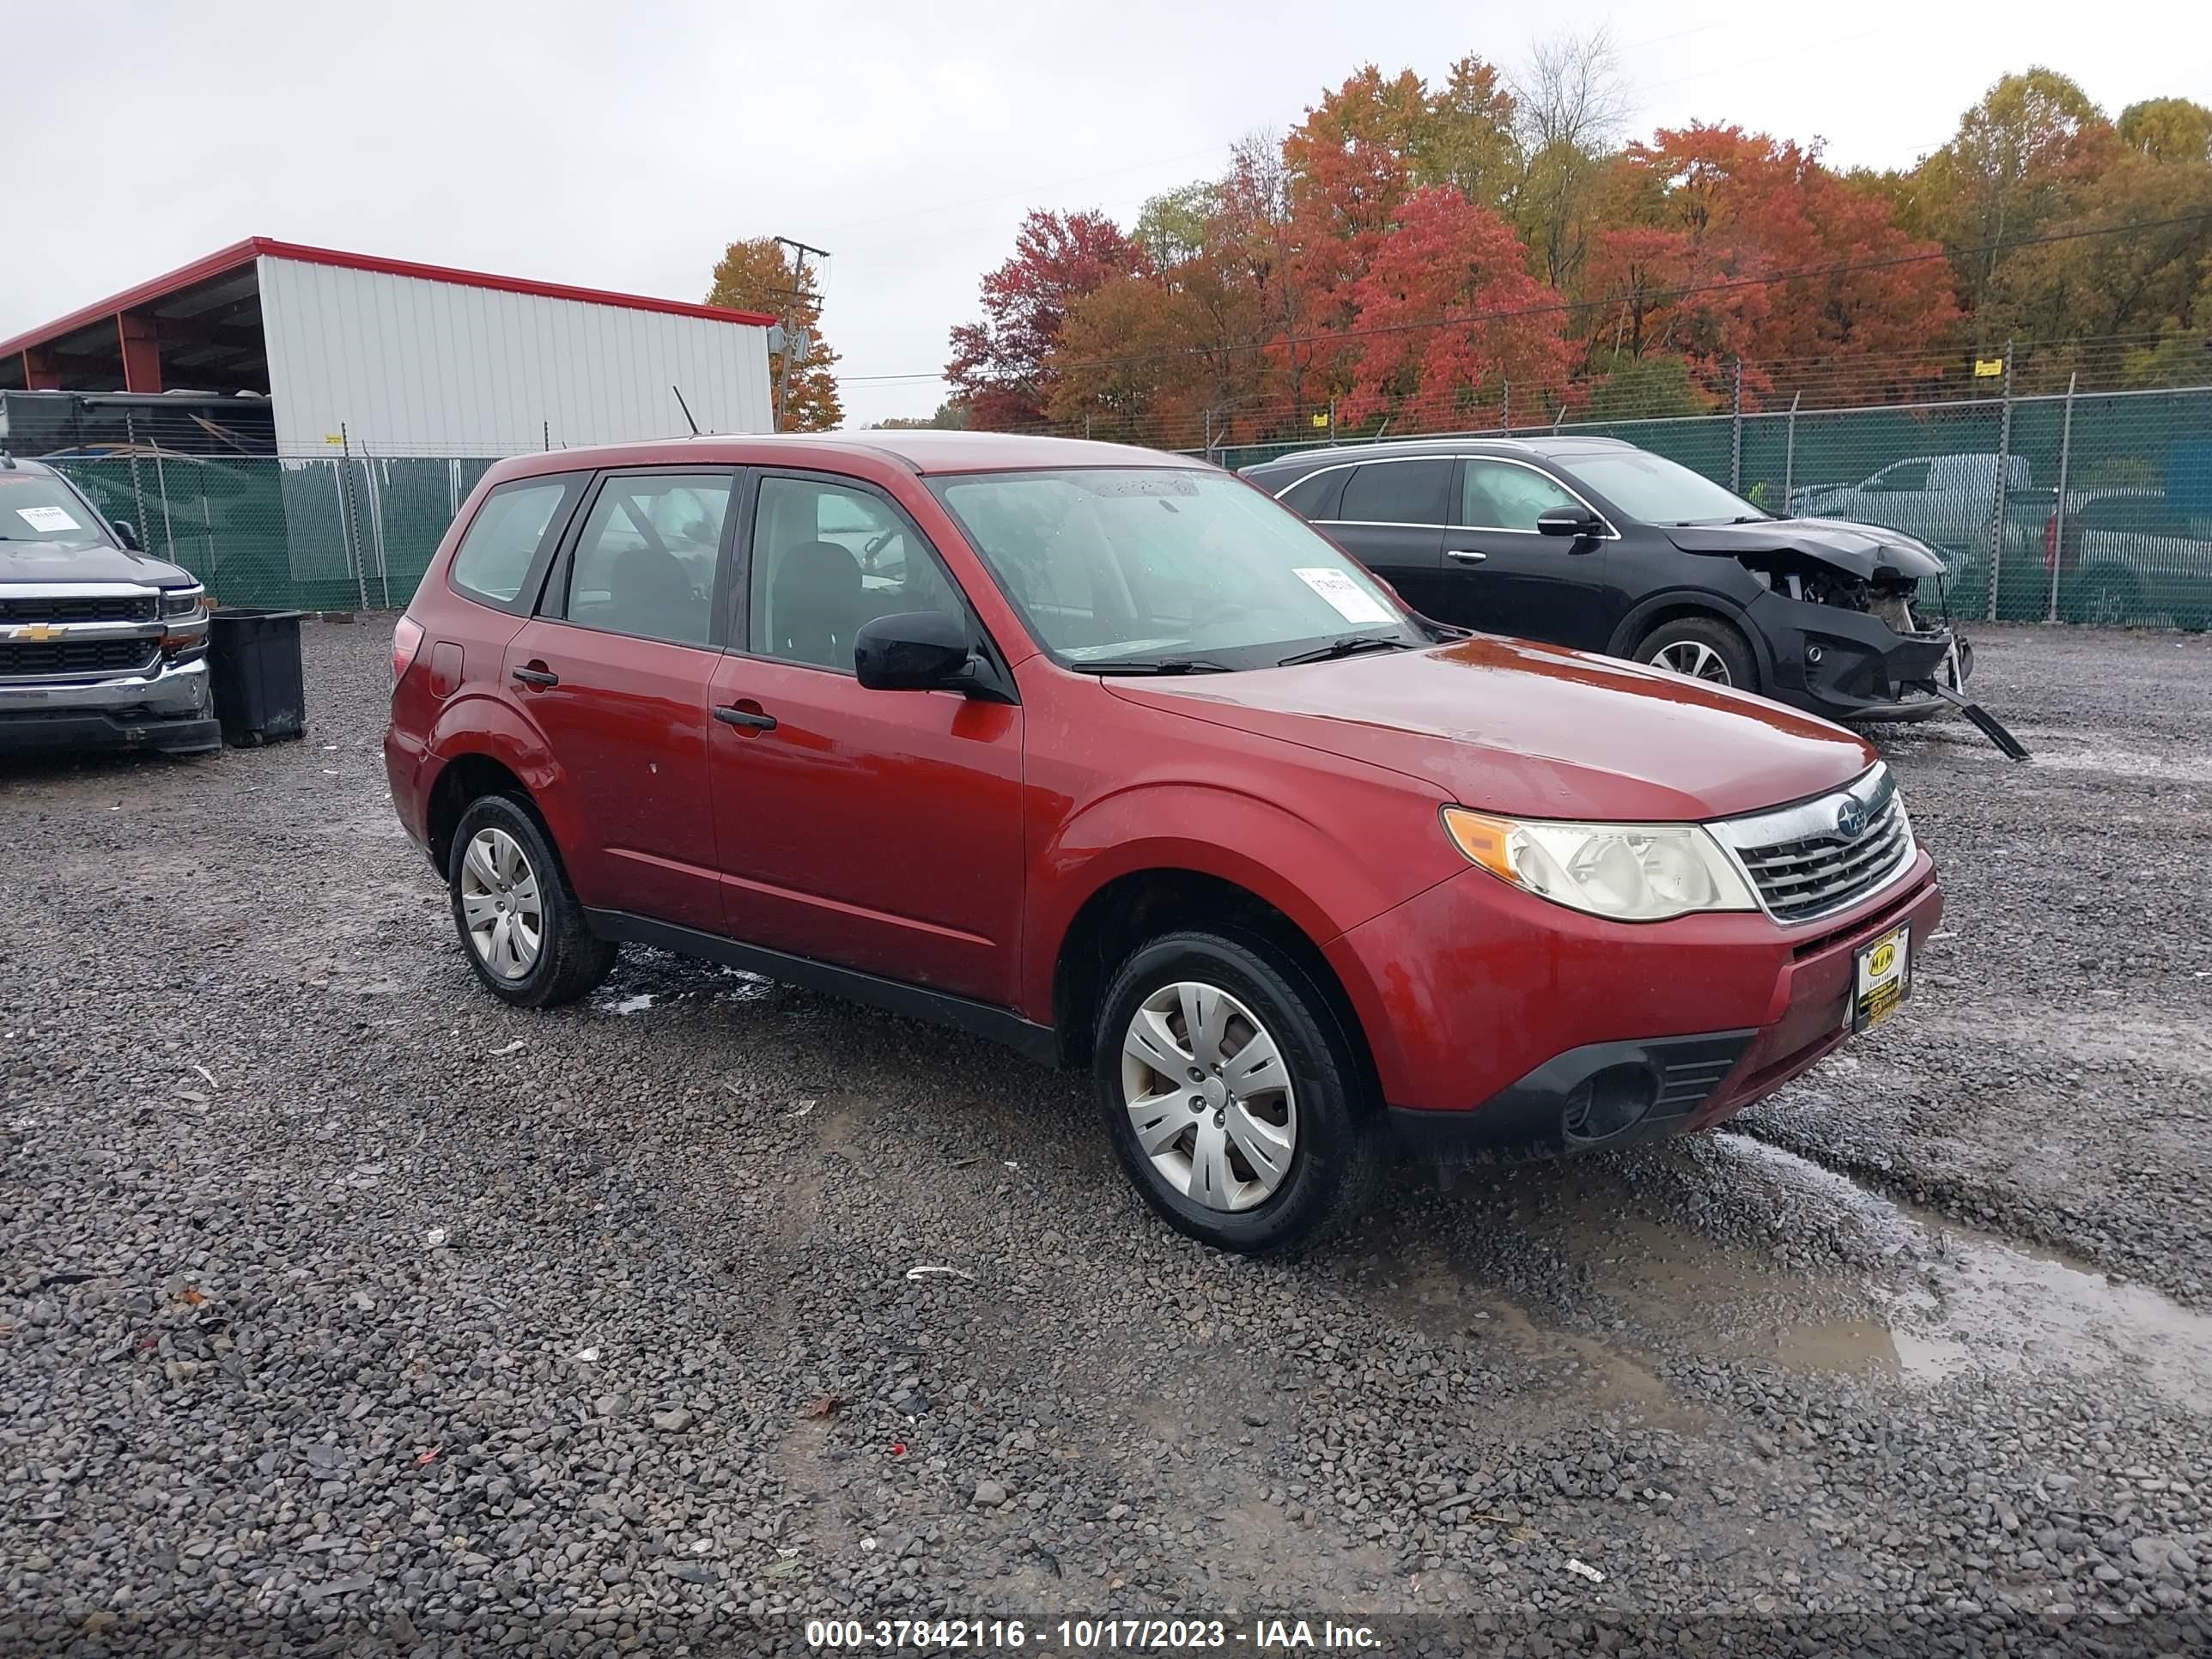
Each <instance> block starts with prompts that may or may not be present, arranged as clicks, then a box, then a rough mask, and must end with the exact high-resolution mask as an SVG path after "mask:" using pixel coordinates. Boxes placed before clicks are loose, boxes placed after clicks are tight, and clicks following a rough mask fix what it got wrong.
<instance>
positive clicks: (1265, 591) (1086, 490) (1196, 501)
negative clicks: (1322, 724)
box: [935, 467, 1432, 671]
mask: <svg viewBox="0 0 2212 1659" xmlns="http://www.w3.org/2000/svg"><path fill="white" fill-rule="evenodd" d="M935 488H936V490H937V494H938V498H939V500H940V501H943V502H944V503H945V507H946V509H947V510H948V511H950V512H951V513H952V515H953V516H954V517H955V518H957V520H959V521H960V526H961V528H962V529H963V531H965V532H967V536H968V539H969V542H970V543H972V544H974V546H975V550H976V551H977V552H978V553H979V554H981V556H982V558H983V560H984V562H986V563H987V564H988V565H989V566H990V567H991V573H992V574H993V575H994V576H996V577H997V578H998V580H999V584H1000V586H1001V587H1003V588H1004V589H1005V590H1006V593H1007V595H1008V597H1010V598H1011V599H1012V600H1013V602H1014V603H1015V605H1017V606H1018V607H1019V609H1020V611H1021V612H1022V615H1023V617H1024V618H1025V619H1026V620H1027V621H1028V623H1029V625H1030V629H1032V630H1033V631H1034V632H1035V633H1036V636H1037V638H1038V640H1039V641H1041V642H1042V644H1043V645H1044V646H1045V647H1046V648H1047V649H1048V650H1049V651H1050V652H1051V653H1053V654H1054V656H1055V657H1056V658H1058V659H1060V661H1061V662H1063V663H1065V664H1066V665H1068V666H1069V667H1072V668H1078V669H1085V670H1093V671H1111V670H1112V669H1113V668H1115V667H1116V666H1129V665H1162V664H1167V665H1170V666H1178V667H1188V668H1197V669H1230V668H1257V667H1273V665H1276V664H1277V663H1279V662H1280V661H1281V660H1282V659H1284V658H1285V656H1290V655H1296V654H1300V653H1301V651H1302V649H1311V648H1314V647H1328V646H1330V645H1333V644H1337V645H1340V644H1341V642H1342V641H1346V640H1347V639H1350V638H1353V637H1355V636H1356V637H1357V638H1358V639H1359V640H1360V641H1362V642H1363V644H1366V643H1371V644H1372V645H1374V646H1375V647H1376V648H1381V647H1383V646H1385V645H1389V644H1399V645H1427V644H1430V643H1431V642H1432V641H1431V635H1430V634H1429V632H1428V630H1426V629H1424V628H1422V627H1421V626H1420V625H1419V623H1416V622H1414V621H1413V619H1412V618H1411V617H1408V616H1407V614H1406V612H1405V611H1403V610H1402V609H1401V608H1400V606H1399V605H1397V604H1396V603H1395V601H1394V600H1393V599H1391V598H1390V596H1389V593H1388V592H1385V591H1384V590H1383V588H1382V587H1381V586H1379V585H1378V584H1377V583H1376V581H1375V580H1374V579H1373V578H1372V577H1370V575H1368V574H1367V573H1366V572H1365V571H1364V570H1362V569H1361V568H1359V567H1358V565H1357V564H1355V563H1353V562H1352V561H1351V560H1350V559H1348V558H1346V557H1345V556H1344V555H1343V554H1341V553H1340V552H1338V551H1337V550H1336V549H1335V548H1334V547H1333V546H1332V545H1330V544H1329V543H1328V542H1327V541H1325V540H1323V539H1322V538H1321V537H1320V536H1319V535H1317V534H1316V533H1315V532H1313V531H1312V530H1310V529H1309V528H1307V526H1306V525H1305V523H1304V520H1301V519H1299V518H1298V517H1297V516H1296V515H1295V514H1294V513H1290V512H1288V511H1286V510H1285V509H1284V508H1282V507H1278V506H1276V505H1275V503H1274V502H1273V501H1269V500H1268V499H1267V497H1266V496H1265V495H1261V494H1260V492H1259V491H1257V490H1255V489H1252V488H1251V487H1250V486H1249V485H1248V484H1245V483H1241V482H1239V481H1238V480H1237V479H1235V478H1231V477H1224V476H1222V475H1219V474H1216V473H1211V472H1200V471H1193V470H1189V469H1185V468H1179V467H1115V468H1103V469H1098V470H1095V471H1094V470H1088V469H1086V470H1084V471H1066V472H991V473H981V474H973V475H969V476H966V477H949V478H944V479H940V480H938V481H936V483H935ZM1355 648H1358V647H1355Z"/></svg>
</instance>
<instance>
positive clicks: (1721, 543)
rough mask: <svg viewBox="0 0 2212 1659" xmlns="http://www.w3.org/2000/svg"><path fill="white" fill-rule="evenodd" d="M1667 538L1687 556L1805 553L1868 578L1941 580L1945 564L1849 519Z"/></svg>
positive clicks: (1690, 529)
mask: <svg viewBox="0 0 2212 1659" xmlns="http://www.w3.org/2000/svg"><path fill="white" fill-rule="evenodd" d="M1663 533H1664V534H1665V536H1666V537H1667V539H1668V540H1669V541H1671V542H1673V543H1674V545H1675V546H1677V547H1679V548H1680V549H1681V550H1682V551H1684V552H1685V553H1716V554H1722V555H1730V556H1732V555H1735V554H1740V553H1774V552H1790V553H1802V554H1803V555H1804V556H1806V557H1807V558H1808V559H1818V560H1819V561H1820V562H1821V563H1823V564H1829V565H1833V566H1834V567H1835V568H1837V569H1838V570H1840V571H1843V572H1844V574H1847V575H1852V576H1857V577H1859V578H1860V579H1862V580H1869V579H1879V580H1885V581H1891V580H1914V579H1917V578H1918V577H1922V576H1940V575H1942V574H1943V572H1944V568H1945V566H1944V563H1943V561H1942V557H1941V556H1939V555H1938V554H1937V553H1936V550H1935V549H1933V548H1931V547H1929V545H1928V544H1927V543H1925V542H1921V541H1915V540H1914V539H1913V538H1911V537H1910V536H1907V535H1905V534H1903V533H1902V532H1899V531H1895V530H1885V529H1883V528H1882V527H1881V526H1880V525H1871V524H1853V523H1851V522H1850V520H1845V519H1761V520H1757V521H1755V522H1753V523H1751V524H1690V525H1669V526H1667V527H1666V529H1665V531H1664V532H1663Z"/></svg>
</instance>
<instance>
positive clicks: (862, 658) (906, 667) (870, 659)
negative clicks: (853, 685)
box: [853, 611, 974, 691]
mask: <svg viewBox="0 0 2212 1659" xmlns="http://www.w3.org/2000/svg"><path fill="white" fill-rule="evenodd" d="M973 654H974V648H973V647H972V646H971V645H970V644H969V637H968V625H967V623H963V622H962V621H960V620H959V619H957V617H948V616H946V615H945V613H944V612H943V611H905V612H903V613H902V614H900V615H898V616H896V617H877V618H876V619H875V620H874V621H873V622H867V623H861V624H860V631H859V632H857V633H856V634H854V635H853V671H854V673H855V674H857V675H859V676H860V684H862V685H864V686H866V687H867V688H868V690H871V691H965V690H968V689H969V658H970V657H971V656H972V655H973Z"/></svg>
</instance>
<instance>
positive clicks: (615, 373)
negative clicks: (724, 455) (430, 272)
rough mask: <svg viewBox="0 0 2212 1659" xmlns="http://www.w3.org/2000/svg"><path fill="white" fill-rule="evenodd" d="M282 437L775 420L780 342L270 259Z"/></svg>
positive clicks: (449, 446)
mask: <svg viewBox="0 0 2212 1659" xmlns="http://www.w3.org/2000/svg"><path fill="white" fill-rule="evenodd" d="M258 264H259V268H260V283H261V322H262V330H263V332H264V336H265V337H266V338H267V342H268V349H269V387H270V397H271V400H272V401H273V403H274V404H275V406H276V409H275V412H276V441H277V445H278V447H279V448H280V449H281V450H283V452H285V453H293V454H299V453H311V452H312V453H336V451H337V441H338V436H339V426H340V423H341V422H343V425H344V429H345V435H346V436H347V437H349V439H351V441H353V444H354V446H355V447H356V451H359V450H360V449H362V448H364V447H365V448H366V449H367V451H368V453H370V454H372V455H375V454H382V455H410V454H411V455H491V454H500V455H505V454H512V453H516V452H518V451H521V450H529V449H538V448H542V447H544V445H545V443H546V441H547V439H548V436H549V429H550V440H551V442H552V444H553V445H554V447H556V448H557V447H568V448H574V447H578V446H580V445H584V444H595V443H620V442H624V441H629V440H632V439H638V438H661V437H669V436H671V435H678V434H681V433H684V432H688V431H689V430H690V428H689V427H688V426H687V425H686V424H685V422H684V411H683V410H681V409H680V408H678V405H677V401H676V398H675V394H674V393H672V392H670V391H669V387H670V386H681V387H682V388H683V389H684V398H685V400H686V401H687V402H688V403H690V405H691V413H692V416H693V417H694V418H695V419H696V420H697V422H699V428H700V430H702V432H765V431H767V430H769V427H770V426H771V425H772V424H773V415H772V412H771V404H770V400H769V378H768V333H767V331H766V330H765V329H763V328H759V327H756V326H752V325H747V324H743V323H726V322H717V321H714V320H713V319H708V318H704V317H679V316H677V315H674V314H672V313H667V312H658V311H639V310H635V309H632V308H629V307H622V306H608V305H593V304H589V303H586V302H584V301H577V300H556V299H549V298H546V297H545V296H544V295H533V294H512V293H507V292H505V291H503V290H501V289H486V288H471V287H466V286H464V285H462V284H459V283H441V282H433V281H428V280H426V279H424V278H422V277H419V276H390V275H387V274H386V273H383V272H380V271H370V270H349V269H346V268H344V267H342V266H336V265H319V264H306V263H303V262H301V261H299V260H295V259H278V258H267V257H265V256H264V258H261V259H260V260H259V262H258Z"/></svg>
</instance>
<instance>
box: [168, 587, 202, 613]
mask: <svg viewBox="0 0 2212 1659" xmlns="http://www.w3.org/2000/svg"><path fill="white" fill-rule="evenodd" d="M206 602H207V590H206V589H205V588H204V587H165V588H163V589H162V590H161V616H162V617H163V619H164V620H167V619H168V618H171V617H191V616H197V614H198V613H199V609H200V606H201V605H204V604H205V603H206Z"/></svg>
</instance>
